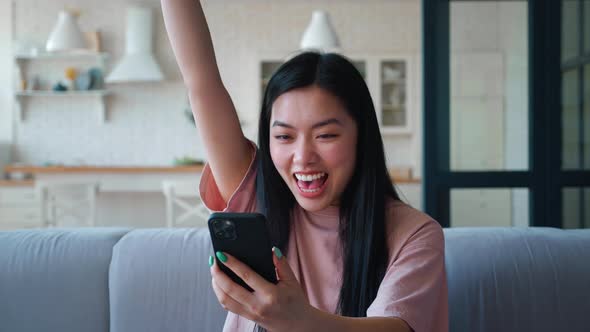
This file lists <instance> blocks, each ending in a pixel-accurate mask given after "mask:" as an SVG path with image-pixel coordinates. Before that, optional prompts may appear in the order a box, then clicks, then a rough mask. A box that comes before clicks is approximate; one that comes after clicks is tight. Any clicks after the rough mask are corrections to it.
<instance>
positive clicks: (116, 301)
mask: <svg viewBox="0 0 590 332" xmlns="http://www.w3.org/2000/svg"><path fill="white" fill-rule="evenodd" d="M211 253H212V247H211V241H210V238H209V232H208V230H207V229H205V228H201V229H147V230H135V231H133V232H130V233H129V234H127V235H126V236H125V237H123V238H122V239H121V241H119V243H117V245H116V246H115V248H114V251H113V258H112V262H111V269H110V277H109V288H110V297H111V332H134V331H137V332H139V331H142V332H150V331H154V332H155V331H158V332H160V331H167V332H174V331H178V332H180V331H183V332H186V331H221V330H222V328H223V323H224V321H225V316H226V315H227V313H226V312H225V311H224V310H223V308H222V307H221V305H220V304H219V302H218V301H217V298H216V297H215V294H214V293H213V289H212V287H211V273H210V272H209V255H210V254H211Z"/></svg>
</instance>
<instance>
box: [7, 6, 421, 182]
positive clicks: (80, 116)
mask: <svg viewBox="0 0 590 332" xmlns="http://www.w3.org/2000/svg"><path fill="white" fill-rule="evenodd" d="M140 3H144V4H147V5H150V6H152V7H154V8H157V13H156V20H155V25H156V32H155V42H154V45H155V53H156V58H157V59H158V61H159V62H160V64H161V65H162V68H163V71H164V73H165V75H166V77H167V79H168V80H169V82H167V83H162V84H160V83H158V84H152V85H148V84H144V85H123V86H120V87H115V88H114V93H115V94H114V96H113V97H111V98H110V99H109V101H108V103H107V109H108V113H107V118H108V122H107V123H106V124H104V125H101V124H99V123H97V121H96V120H95V119H96V118H97V115H96V113H97V108H98V104H97V101H96V100H95V99H93V98H83V99H70V100H67V103H66V102H63V101H59V100H56V99H50V98H34V99H29V100H28V102H27V104H26V105H24V108H23V110H24V112H25V116H26V119H25V121H24V122H22V123H17V126H16V129H15V134H14V136H15V137H14V143H15V146H16V159H17V160H18V161H22V162H28V163H43V162H48V161H49V162H60V163H66V164H73V163H76V162H77V161H79V160H82V161H84V162H85V163H88V164H98V165H138V164H140V165H162V164H169V163H170V162H171V161H172V159H173V157H175V156H181V155H191V156H193V157H197V158H203V157H205V156H204V152H203V149H202V148H201V144H200V142H199V139H198V133H197V131H196V130H195V129H194V128H193V127H192V126H191V125H190V124H189V123H188V122H187V121H186V120H185V117H184V115H183V114H182V110H183V108H184V107H185V105H186V98H185V91H184V88H183V86H182V83H181V81H180V74H179V71H178V68H177V66H176V63H175V60H174V58H173V54H172V51H171V49H170V46H169V43H168V40H167V37H166V33H165V29H164V25H163V21H162V17H161V12H160V10H159V1H155V0H144V1H140ZM64 5H68V3H67V2H65V1H52V2H39V1H35V0H19V1H18V2H17V4H16V22H15V26H16V39H17V40H19V41H32V42H34V43H36V44H38V45H40V46H42V45H43V44H44V42H45V40H46V38H47V35H48V31H49V30H50V29H51V28H52V26H53V24H54V23H55V20H56V17H57V12H58V11H59V10H60V9H61V8H62V7H64ZM75 6H76V7H77V8H79V9H80V10H81V11H82V15H81V16H80V18H79V22H80V25H81V27H82V29H83V30H95V29H99V30H100V31H101V33H102V36H103V46H104V50H105V51H107V52H110V53H112V55H113V56H112V60H111V61H110V63H109V68H110V67H112V66H113V64H114V63H115V62H116V61H117V59H119V57H120V56H121V54H122V52H123V48H124V36H123V31H124V20H125V11H124V7H123V5H122V4H121V3H120V2H118V1H114V0H110V1H108V0H107V1H102V0H101V1H98V0H85V1H79V2H77V3H76V4H75ZM204 8H205V12H206V15H207V18H208V21H209V25H210V29H211V33H212V35H213V41H214V45H215V49H216V53H217V58H218V63H219V66H220V70H221V75H222V77H223V80H224V82H225V84H226V86H227V88H228V90H229V92H230V94H231V96H232V98H233V100H234V103H235V105H236V107H237V109H238V111H239V113H240V116H241V119H242V120H243V121H244V122H245V123H246V126H247V127H246V128H245V130H246V132H247V133H250V134H251V135H250V136H251V137H252V136H254V134H253V130H252V128H253V126H254V125H255V123H256V122H257V117H258V90H256V88H257V87H258V86H259V85H258V84H257V81H256V79H257V76H258V64H257V61H258V60H259V59H260V58H261V57H264V56H265V55H268V54H284V55H286V54H288V53H291V52H293V51H294V50H296V48H297V47H298V43H299V39H300V37H301V34H302V32H303V30H304V29H305V27H306V26H307V24H308V22H309V19H310V15H311V12H312V10H314V9H320V8H321V9H325V10H328V11H329V12H330V14H331V16H332V19H333V23H334V25H335V28H336V31H337V32H338V34H339V36H340V39H341V42H342V46H343V49H344V52H345V54H346V53H347V52H350V53H354V54H359V53H366V54H371V53H373V52H376V53H382V54H383V53H385V54H387V53H392V54H395V53H403V54H408V53H409V54H411V55H413V56H416V57H417V56H418V54H419V53H420V47H421V46H420V33H419V29H420V23H419V22H420V19H419V18H420V7H419V1H417V0H405V1H387V0H370V1H334V0H323V1H297V2H292V1H271V0H255V1H236V0H222V1H204ZM418 61H419V59H418V58H416V62H418ZM4 64H6V62H4ZM60 65H61V64H59V63H53V66H55V67H59V66H60ZM33 66H34V64H33ZM5 67H7V66H6V65H5ZM420 75H421V74H420V72H418V73H417V77H420ZM253 83H254V84H253ZM416 85H417V87H421V84H420V83H419V81H416ZM4 93H5V94H6V92H4ZM413 98H415V99H416V101H415V102H417V99H418V92H416V95H415V96H413ZM416 137H417V136H416V135H414V136H412V137H407V136H406V137H386V138H385V142H386V150H387V155H388V161H389V164H390V165H404V166H406V165H407V166H413V167H416V166H417V165H418V164H419V161H418V159H419V158H420V156H419V153H418V151H419V150H417V149H419V148H420V147H419V146H418V145H417V144H416ZM418 170H419V169H418V168H416V169H415V170H414V171H415V173H419V172H416V171H418Z"/></svg>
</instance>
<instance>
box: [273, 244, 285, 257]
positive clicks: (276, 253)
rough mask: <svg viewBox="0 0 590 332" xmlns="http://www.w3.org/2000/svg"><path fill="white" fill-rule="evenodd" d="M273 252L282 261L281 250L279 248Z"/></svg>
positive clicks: (275, 248)
mask: <svg viewBox="0 0 590 332" xmlns="http://www.w3.org/2000/svg"><path fill="white" fill-rule="evenodd" d="M273 251H274V253H275V255H276V256H277V258H278V259H281V258H282V257H283V253H282V252H281V249H279V248H277V247H273Z"/></svg>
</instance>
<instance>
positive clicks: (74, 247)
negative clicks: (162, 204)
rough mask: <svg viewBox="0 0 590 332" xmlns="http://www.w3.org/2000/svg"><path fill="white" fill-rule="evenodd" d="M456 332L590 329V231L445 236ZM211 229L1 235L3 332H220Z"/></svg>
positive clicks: (483, 231)
mask: <svg viewBox="0 0 590 332" xmlns="http://www.w3.org/2000/svg"><path fill="white" fill-rule="evenodd" d="M445 242H446V264H447V265H446V266H447V276H448V285H449V311H450V312H449V315H450V317H449V319H450V330H451V331H562V330H563V331H565V330H567V331H590V230H567V231H566V230H558V229H550V228H458V229H445ZM210 251H211V247H210V243H209V236H208V233H207V231H206V230H204V229H147V230H146V229H144V230H130V229H108V228H104V229H100V228H99V229H51V230H27V231H12V232H0V331H1V332H17V331H27V332H28V331H31V332H32V331H36V332H38V331H52V332H53V331H55V332H58V331H59V332H74V331H76V332H77V331H87V332H94V331H96V332H107V331H111V332H135V331H137V332H139V331H141V332H147V331H220V330H221V328H222V326H223V322H224V319H225V312H224V311H223V310H222V309H221V307H220V306H219V304H218V303H217V301H216V298H215V296H214V294H213V291H212V290H211V286H210V282H211V279H210V274H209V267H208V255H209V254H210Z"/></svg>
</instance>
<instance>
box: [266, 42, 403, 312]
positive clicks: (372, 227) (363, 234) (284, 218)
mask: <svg viewBox="0 0 590 332" xmlns="http://www.w3.org/2000/svg"><path fill="white" fill-rule="evenodd" d="M311 85H315V86H318V87H319V88H322V89H324V90H325V91H327V92H329V93H331V94H332V95H334V96H336V97H337V98H338V99H339V100H340V101H341V102H342V103H343V105H344V106H345V108H346V111H347V112H348V113H349V114H350V115H351V116H352V118H353V119H354V120H355V122H356V125H357V130H358V136H357V137H358V138H357V143H356V147H355V148H356V161H355V168H354V172H353V175H352V177H351V179H350V180H349V183H348V185H347V187H346V188H345V189H344V191H343V193H342V195H341V197H340V208H339V209H340V224H339V236H340V241H341V243H342V248H343V252H342V255H343V263H344V269H343V275H342V288H341V289H340V296H339V300H338V307H337V313H338V314H340V315H343V316H350V317H363V316H366V311H367V308H368V307H369V305H370V304H371V303H372V302H373V300H374V299H375V297H376V295H377V290H378V288H379V285H380V284H381V281H382V280H383V276H384V275H385V270H386V267H387V261H388V257H387V247H386V239H385V204H386V199H387V198H388V197H390V198H393V199H396V200H397V199H399V196H398V195H397V192H396V191H395V189H394V187H393V183H392V181H391V179H390V177H389V174H388V172H387V167H386V163H385V154H384V151H383V141H382V139H381V134H380V131H379V125H378V123H377V116H376V114H375V107H374V105H373V101H372V99H371V95H370V93H369V89H368V88H367V85H366V83H365V81H364V79H363V77H362V76H361V74H360V73H359V72H358V70H357V69H356V68H355V67H354V65H353V64H352V63H351V62H350V61H348V60H347V59H346V58H344V57H343V56H341V55H338V54H333V53H327V54H326V53H316V52H305V53H301V54H299V55H297V56H295V57H293V58H291V59H290V60H288V61H287V62H285V63H284V64H282V65H281V66H280V67H279V68H278V69H277V71H276V72H275V73H274V74H273V76H272V77H271V79H270V81H269V83H268V86H267V89H266V91H265V93H264V101H263V105H262V109H261V112H260V122H259V127H258V143H259V153H258V155H259V160H258V163H259V164H258V178H257V196H258V197H257V198H258V202H259V205H260V206H261V212H263V213H264V214H266V216H267V219H268V221H269V225H268V226H269V229H270V232H271V236H272V238H273V242H274V244H275V245H276V246H278V247H279V248H280V249H281V250H285V251H286V249H287V242H288V239H289V230H290V222H291V211H292V209H293V207H294V205H295V204H296V203H295V197H294V196H293V194H292V193H291V191H290V189H289V187H288V186H287V184H286V183H285V182H284V181H283V179H282V178H281V176H280V175H279V173H278V171H277V169H276V167H275V166H274V164H273V162H272V159H271V155H270V148H269V145H270V143H269V141H270V118H271V112H272V105H273V103H274V101H275V100H276V99H277V98H278V97H279V96H280V95H282V94H284V93H286V92H288V91H291V90H293V89H298V88H303V87H307V86H311ZM287 254H288V253H287Z"/></svg>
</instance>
